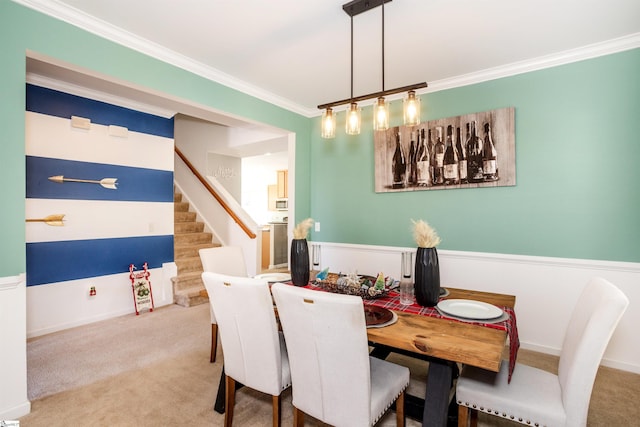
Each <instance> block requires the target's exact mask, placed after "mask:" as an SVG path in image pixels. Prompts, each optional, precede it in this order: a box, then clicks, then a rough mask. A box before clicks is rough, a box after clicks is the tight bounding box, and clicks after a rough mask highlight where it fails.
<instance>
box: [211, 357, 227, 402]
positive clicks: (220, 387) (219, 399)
mask: <svg viewBox="0 0 640 427" xmlns="http://www.w3.org/2000/svg"><path fill="white" fill-rule="evenodd" d="M226 390H227V386H226V384H225V381H224V365H222V371H221V372H220V383H219V384H218V394H217V395H216V402H215V403H214V404H213V410H214V411H216V412H217V413H219V414H224V408H225V405H224V395H225V394H226Z"/></svg>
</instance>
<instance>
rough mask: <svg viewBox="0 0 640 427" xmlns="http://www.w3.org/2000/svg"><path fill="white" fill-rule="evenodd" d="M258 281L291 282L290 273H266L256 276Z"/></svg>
mask: <svg viewBox="0 0 640 427" xmlns="http://www.w3.org/2000/svg"><path fill="white" fill-rule="evenodd" d="M255 278H256V279H267V281H268V282H288V281H290V280H291V275H290V274H289V273H264V274H258V275H257V276H255Z"/></svg>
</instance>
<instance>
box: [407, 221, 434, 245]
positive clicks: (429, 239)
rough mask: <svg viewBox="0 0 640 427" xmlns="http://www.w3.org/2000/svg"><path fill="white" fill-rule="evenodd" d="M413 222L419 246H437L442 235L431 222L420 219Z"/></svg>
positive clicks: (414, 236)
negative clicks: (439, 234)
mask: <svg viewBox="0 0 640 427" xmlns="http://www.w3.org/2000/svg"><path fill="white" fill-rule="evenodd" d="M411 222H412V223H413V238H414V240H415V241H416V244H417V245H418V247H419V248H435V247H436V246H438V245H439V244H440V236H438V233H436V230H434V229H433V228H432V227H431V226H430V225H429V224H427V223H426V222H424V221H423V220H421V219H419V220H418V221H414V220H411Z"/></svg>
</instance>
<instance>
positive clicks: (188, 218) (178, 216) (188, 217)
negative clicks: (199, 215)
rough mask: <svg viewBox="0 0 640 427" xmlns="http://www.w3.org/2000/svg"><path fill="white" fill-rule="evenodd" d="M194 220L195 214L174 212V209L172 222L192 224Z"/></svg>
mask: <svg viewBox="0 0 640 427" xmlns="http://www.w3.org/2000/svg"><path fill="white" fill-rule="evenodd" d="M195 220H196V213H195V212H176V211H175V208H174V213H173V222H174V224H175V223H176V222H192V221H195Z"/></svg>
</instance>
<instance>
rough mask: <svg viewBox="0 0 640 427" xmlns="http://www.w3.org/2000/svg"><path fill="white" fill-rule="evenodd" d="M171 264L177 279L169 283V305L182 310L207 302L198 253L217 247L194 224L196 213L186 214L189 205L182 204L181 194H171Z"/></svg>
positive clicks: (208, 235)
mask: <svg viewBox="0 0 640 427" xmlns="http://www.w3.org/2000/svg"><path fill="white" fill-rule="evenodd" d="M173 205H174V217H173V218H174V219H173V222H174V237H173V251H174V260H175V263H176V266H177V267H178V275H177V276H176V277H174V278H172V279H171V281H172V283H173V302H174V303H176V304H178V305H181V306H184V307H191V306H193V305H198V304H204V303H206V302H209V298H207V296H206V292H203V291H204V290H205V288H204V284H203V283H202V279H201V277H200V275H201V274H202V263H201V262H200V255H199V254H198V250H200V249H202V248H211V247H214V246H220V245H219V244H217V243H213V240H212V239H213V235H212V234H211V233H207V232H204V223H202V222H197V221H196V213H195V212H189V202H183V201H182V194H181V193H179V192H177V191H176V192H174V196H173Z"/></svg>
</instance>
